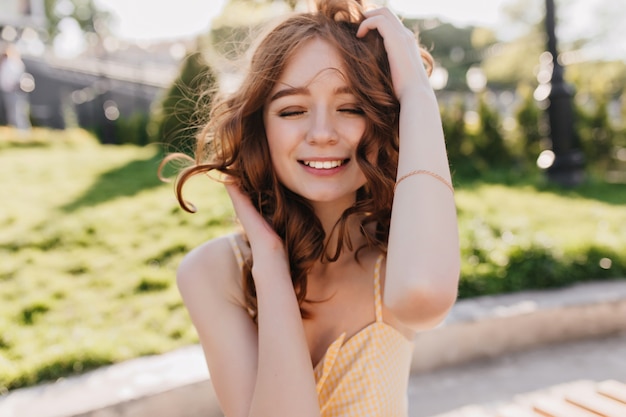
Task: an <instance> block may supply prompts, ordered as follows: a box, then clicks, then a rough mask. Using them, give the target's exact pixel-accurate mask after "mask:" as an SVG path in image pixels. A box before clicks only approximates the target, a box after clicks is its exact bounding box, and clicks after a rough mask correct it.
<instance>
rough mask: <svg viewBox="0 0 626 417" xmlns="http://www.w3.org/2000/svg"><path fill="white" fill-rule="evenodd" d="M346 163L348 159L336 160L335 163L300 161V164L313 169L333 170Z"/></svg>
mask: <svg viewBox="0 0 626 417" xmlns="http://www.w3.org/2000/svg"><path fill="white" fill-rule="evenodd" d="M348 161H349V160H348V159H337V160H335V161H300V163H301V164H302V165H306V166H308V167H310V168H314V169H333V168H337V167H340V166H342V165H343V164H345V163H346V162H348Z"/></svg>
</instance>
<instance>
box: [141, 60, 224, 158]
mask: <svg viewBox="0 0 626 417" xmlns="http://www.w3.org/2000/svg"><path fill="white" fill-rule="evenodd" d="M216 86H217V78H216V75H215V72H214V71H213V69H212V68H211V66H210V65H209V64H208V63H207V62H206V60H205V59H204V56H203V55H202V54H201V53H200V52H194V53H192V54H190V55H188V56H187V57H186V58H185V60H184V61H183V64H182V67H181V70H180V73H179V75H178V77H177V78H176V80H175V81H174V83H173V84H172V86H171V87H170V88H169V90H168V91H167V92H165V95H164V96H163V99H162V100H161V102H160V103H159V104H158V106H157V108H156V109H155V111H154V112H153V114H152V117H151V120H150V121H149V127H148V131H149V136H150V141H151V142H154V143H159V144H161V145H162V146H163V147H164V149H165V150H166V151H168V152H185V153H188V154H192V153H193V151H194V150H195V137H196V134H197V132H198V128H200V127H201V126H202V125H203V124H204V123H205V122H206V121H207V116H208V114H207V110H208V107H209V105H210V103H211V100H212V98H213V95H214V93H215V89H216Z"/></svg>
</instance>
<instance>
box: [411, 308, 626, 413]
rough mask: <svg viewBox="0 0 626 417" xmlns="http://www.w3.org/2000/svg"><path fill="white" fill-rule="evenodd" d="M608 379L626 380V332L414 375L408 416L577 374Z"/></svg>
mask: <svg viewBox="0 0 626 417" xmlns="http://www.w3.org/2000/svg"><path fill="white" fill-rule="evenodd" d="M624 320H626V317H624ZM607 379H616V380H620V381H622V382H626V333H622V334H618V335H615V336H611V337H602V338H595V339H592V340H581V341H577V342H568V343H561V344H555V345H550V346H544V347H540V348H536V349H532V350H528V351H524V352H518V353H512V354H504V355H502V356H498V357H495V358H491V359H484V360H477V361H472V362H471V363H467V364H463V365H457V366H453V367H449V368H445V369H441V370H437V371H433V372H426V373H420V374H417V375H413V376H412V377H411V381H410V387H409V404H410V408H409V409H410V417H432V416H438V415H442V414H445V413H447V412H450V411H451V410H455V409H458V408H462V407H467V406H468V405H471V404H473V405H482V406H484V407H485V408H487V409H489V408H495V407H496V406H499V405H502V404H505V403H510V402H511V401H512V400H513V398H514V397H515V396H516V395H519V394H525V393H529V392H533V391H538V390H543V389H546V388H548V387H551V386H554V385H560V384H565V383H569V382H573V381H578V380H592V381H597V382H600V381H605V380H607ZM468 408H469V407H468ZM442 417H443V416H442ZM624 417H626V416H624Z"/></svg>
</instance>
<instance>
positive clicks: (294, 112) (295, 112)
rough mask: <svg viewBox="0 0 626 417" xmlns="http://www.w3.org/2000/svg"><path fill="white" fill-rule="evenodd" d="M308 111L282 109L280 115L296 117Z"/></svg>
mask: <svg viewBox="0 0 626 417" xmlns="http://www.w3.org/2000/svg"><path fill="white" fill-rule="evenodd" d="M304 113H306V112H305V111H304V110H282V111H280V112H278V116H279V117H296V116H301V115H303V114H304Z"/></svg>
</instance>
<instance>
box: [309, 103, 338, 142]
mask: <svg viewBox="0 0 626 417" xmlns="http://www.w3.org/2000/svg"><path fill="white" fill-rule="evenodd" d="M310 120H311V125H310V126H309V131H308V133H307V137H306V140H307V142H308V143H309V144H312V145H332V144H335V143H337V131H336V129H335V123H334V120H333V115H331V114H329V112H328V111H326V110H318V111H314V112H313V114H312V117H311V119H310Z"/></svg>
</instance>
